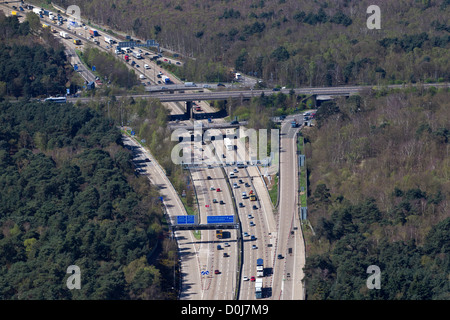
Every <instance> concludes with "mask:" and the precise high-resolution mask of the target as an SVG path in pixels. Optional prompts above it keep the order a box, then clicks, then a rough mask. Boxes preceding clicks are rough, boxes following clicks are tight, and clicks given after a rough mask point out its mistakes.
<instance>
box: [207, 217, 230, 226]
mask: <svg viewBox="0 0 450 320" xmlns="http://www.w3.org/2000/svg"><path fill="white" fill-rule="evenodd" d="M206 222H207V223H208V224H209V223H234V216H207V217H206Z"/></svg>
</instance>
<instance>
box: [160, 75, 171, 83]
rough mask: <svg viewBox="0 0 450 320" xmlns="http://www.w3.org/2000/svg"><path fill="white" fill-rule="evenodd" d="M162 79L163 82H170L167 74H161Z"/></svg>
mask: <svg viewBox="0 0 450 320" xmlns="http://www.w3.org/2000/svg"><path fill="white" fill-rule="evenodd" d="M161 79H162V81H164V83H170V78H169V77H168V76H164V75H163V76H161Z"/></svg>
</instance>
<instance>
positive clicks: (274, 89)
mask: <svg viewBox="0 0 450 320" xmlns="http://www.w3.org/2000/svg"><path fill="white" fill-rule="evenodd" d="M272 91H280V88H273V89H272Z"/></svg>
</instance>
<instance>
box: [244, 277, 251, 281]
mask: <svg viewBox="0 0 450 320" xmlns="http://www.w3.org/2000/svg"><path fill="white" fill-rule="evenodd" d="M242 280H244V281H248V280H250V279H249V278H248V277H247V276H244V278H242Z"/></svg>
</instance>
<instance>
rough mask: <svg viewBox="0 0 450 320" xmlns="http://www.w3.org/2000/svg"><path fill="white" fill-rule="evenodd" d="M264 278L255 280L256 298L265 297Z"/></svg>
mask: <svg viewBox="0 0 450 320" xmlns="http://www.w3.org/2000/svg"><path fill="white" fill-rule="evenodd" d="M262 281H263V279H261V278H258V279H256V281H255V298H256V299H261V298H262V297H263V293H262V290H263V283H262Z"/></svg>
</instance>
